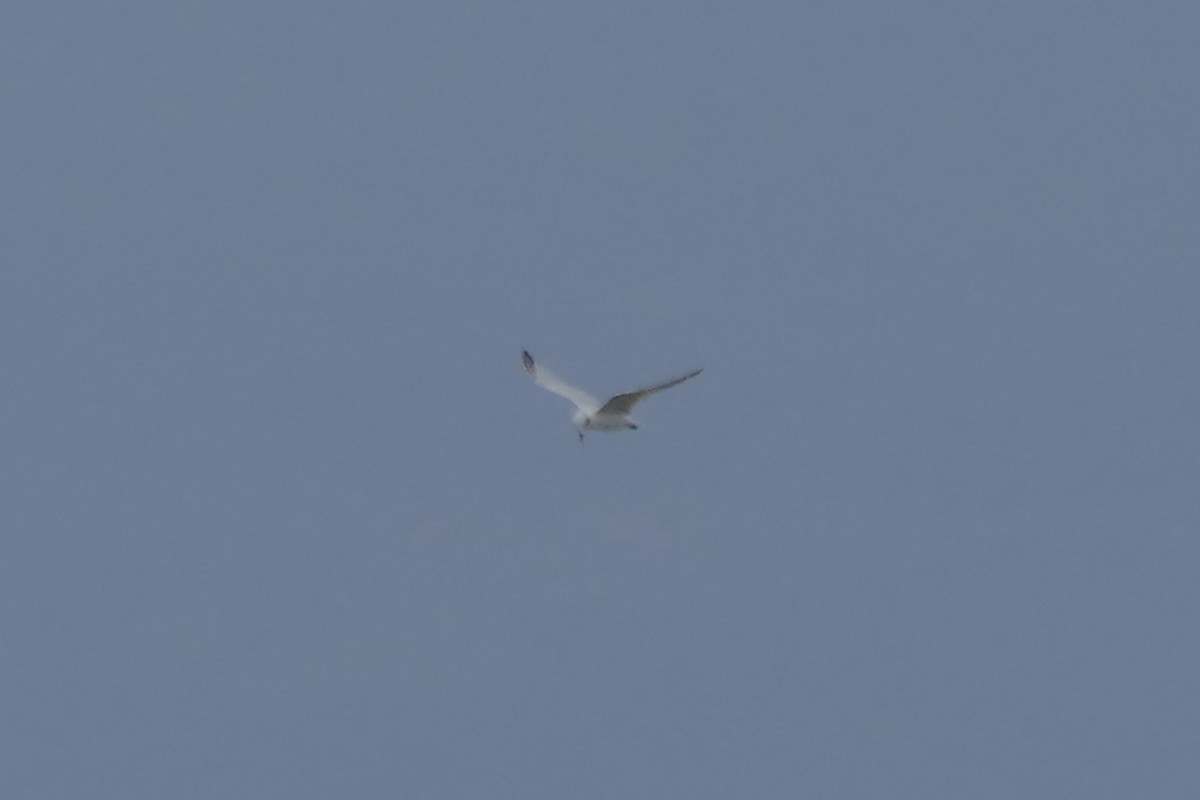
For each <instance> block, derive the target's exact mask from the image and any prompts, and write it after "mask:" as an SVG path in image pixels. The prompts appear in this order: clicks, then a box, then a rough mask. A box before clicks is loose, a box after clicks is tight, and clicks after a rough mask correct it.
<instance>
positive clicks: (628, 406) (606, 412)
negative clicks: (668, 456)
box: [521, 350, 704, 442]
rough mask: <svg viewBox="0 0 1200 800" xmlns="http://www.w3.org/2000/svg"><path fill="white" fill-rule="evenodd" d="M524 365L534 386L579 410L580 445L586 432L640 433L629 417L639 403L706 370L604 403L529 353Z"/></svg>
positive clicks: (576, 416)
mask: <svg viewBox="0 0 1200 800" xmlns="http://www.w3.org/2000/svg"><path fill="white" fill-rule="evenodd" d="M521 362H522V363H523V364H524V365H525V371H526V372H527V373H529V376H530V377H531V378H533V382H534V383H536V384H537V385H538V386H541V387H542V388H543V389H546V390H547V391H550V392H554V393H555V394H556V395H558V396H559V397H565V398H566V399H567V400H570V401H571V403H572V404H573V405H574V406H575V416H574V418H573V421H574V423H575V429H576V430H577V431H579V441H581V442H582V441H583V433H584V431H609V432H611V431H624V430H637V427H638V424H637V421H636V420H634V419H633V417H631V416H630V415H629V414H630V412H631V411H632V410H633V407H634V406H635V405H636V404H637V403H638V402H639V401H641V400H644V399H645V398H647V397H649V396H650V395H652V394H655V393H656V392H661V391H662V390H663V389H670V388H671V387H672V386H675V385H677V384H680V383H683V382H684V381H686V380H687V379H688V378H694V377H696V376H697V375H699V374H700V373H701V372H703V371H704V370H703V369H697V370H693V371H691V372H689V373H687V374H686V375H681V376H680V377H678V378H673V379H671V380H669V381H665V382H663V383H659V384H656V385H654V386H647V387H646V388H644V389H635V390H634V391H632V392H623V393H621V394H616V395H613V396H612V397H610V398H608V399H607V400H606V401H604V402H603V403H601V402H600V401H598V400H597V399H596V398H594V397H592V396H591V395H590V394H588V393H587V392H585V391H583V390H582V389H578V388H576V387H574V386H572V385H571V384H569V383H566V382H565V381H563V380H562V379H561V378H559V377H558V376H557V375H555V374H554V373H552V372H550V371H549V370H547V369H546V368H545V367H543V366H539V365H538V364H537V362H535V361H534V360H533V356H531V355H529V351H528V350H526V351H525V352H523V353H521Z"/></svg>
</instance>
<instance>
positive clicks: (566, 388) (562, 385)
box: [521, 350, 600, 414]
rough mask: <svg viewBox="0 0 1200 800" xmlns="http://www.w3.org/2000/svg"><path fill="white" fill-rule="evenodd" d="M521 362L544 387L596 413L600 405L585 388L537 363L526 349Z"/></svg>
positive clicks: (530, 374)
mask: <svg viewBox="0 0 1200 800" xmlns="http://www.w3.org/2000/svg"><path fill="white" fill-rule="evenodd" d="M521 362H522V363H523V364H524V365H525V371H526V372H528V373H529V376H530V377H531V378H533V382H534V383H536V384H537V385H538V386H540V387H542V388H543V389H545V390H547V391H550V392H554V393H555V394H556V395H558V396H559V397H565V398H567V399H568V400H570V401H571V402H572V403H574V404H575V407H576V408H578V409H579V410H580V411H585V412H587V413H589V414H591V413H594V412H595V410H596V408H597V407H598V406H599V405H600V403H598V402H597V401H596V398H594V397H592V396H591V395H590V394H588V393H587V392H585V391H584V390H583V389H578V388H576V387H574V386H572V385H571V384H569V383H567V382H565V381H564V380H563V379H562V378H560V377H558V376H557V375H555V374H554V373H553V372H551V371H550V370H548V369H546V368H545V367H543V366H540V365H539V364H537V363H535V362H534V360H533V356H531V355H529V351H528V350H526V351H524V352H523V353H521Z"/></svg>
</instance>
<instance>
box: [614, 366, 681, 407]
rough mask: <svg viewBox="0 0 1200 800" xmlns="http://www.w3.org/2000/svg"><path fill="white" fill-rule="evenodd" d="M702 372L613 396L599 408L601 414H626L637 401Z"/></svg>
mask: <svg viewBox="0 0 1200 800" xmlns="http://www.w3.org/2000/svg"><path fill="white" fill-rule="evenodd" d="M701 372H704V369H703V368H701V369H697V370H693V371H691V372H689V373H688V374H686V375H680V376H679V377H678V378H672V379H671V380H669V381H666V382H665V383H660V384H658V385H656V386H647V387H646V388H645V389H634V390H633V391H632V392H625V393H624V394H617V395H613V396H612V397H610V398H608V402H606V403H605V404H604V405H603V406H601V407H600V412H599V413H601V414H628V413H629V412H630V411H631V410H633V407H634V406H635V405H637V404H638V402H639V401H641V400H645V399H646V398H647V397H649V396H650V395H652V394H654V393H655V392H661V391H662V390H663V389H670V388H671V387H672V386H677V385H678V384H681V383H683V382H684V381H686V380H687V379H688V378H694V377H696V376H697V375H699V374H700V373H701Z"/></svg>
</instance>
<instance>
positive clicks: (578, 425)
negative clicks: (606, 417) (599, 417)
mask: <svg viewBox="0 0 1200 800" xmlns="http://www.w3.org/2000/svg"><path fill="white" fill-rule="evenodd" d="M574 422H575V430H577V431H579V432H580V433H583V432H584V431H586V430H587V429H588V428H590V427H592V419H591V417H589V416H588V415H587V412H586V411H576V412H575V417H574Z"/></svg>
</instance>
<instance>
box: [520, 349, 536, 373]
mask: <svg viewBox="0 0 1200 800" xmlns="http://www.w3.org/2000/svg"><path fill="white" fill-rule="evenodd" d="M521 363H522V364H524V365H525V371H526V372H533V356H531V355H529V351H528V350H522V351H521Z"/></svg>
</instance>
